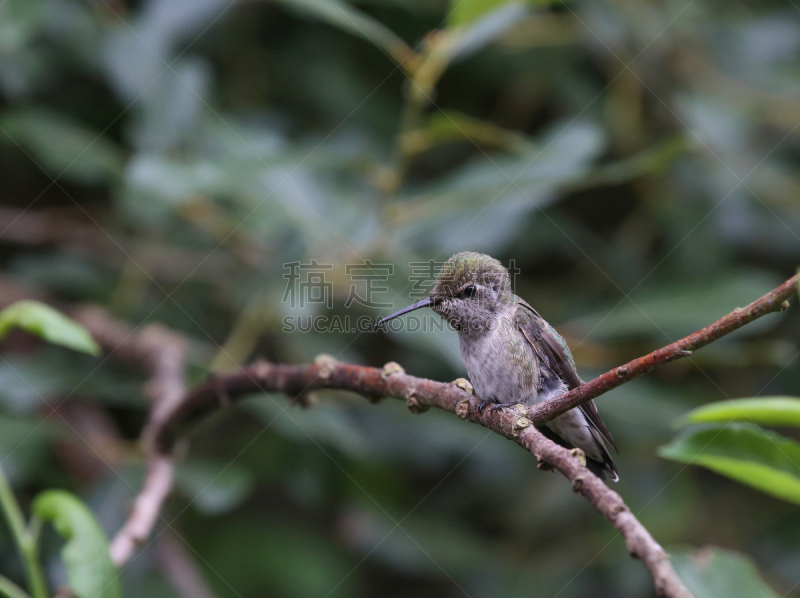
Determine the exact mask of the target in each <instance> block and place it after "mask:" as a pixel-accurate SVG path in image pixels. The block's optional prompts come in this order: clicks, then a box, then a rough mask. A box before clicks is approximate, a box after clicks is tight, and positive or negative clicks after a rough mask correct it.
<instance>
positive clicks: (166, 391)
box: [0, 277, 187, 566]
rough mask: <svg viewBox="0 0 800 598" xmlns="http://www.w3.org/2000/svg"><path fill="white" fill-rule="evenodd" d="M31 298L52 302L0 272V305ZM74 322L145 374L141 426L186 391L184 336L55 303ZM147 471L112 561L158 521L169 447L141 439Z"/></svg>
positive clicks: (127, 555) (167, 488) (170, 466)
mask: <svg viewBox="0 0 800 598" xmlns="http://www.w3.org/2000/svg"><path fill="white" fill-rule="evenodd" d="M30 298H35V299H37V300H39V301H45V302H48V303H54V302H53V301H52V300H50V298H49V297H47V296H45V295H43V294H42V293H40V292H36V291H35V290H33V289H29V288H27V287H26V286H25V285H24V284H22V283H19V282H17V281H13V280H11V279H8V278H5V277H0V308H2V307H5V306H6V305H9V304H11V303H13V302H15V301H20V300H22V299H30ZM57 307H59V308H60V309H62V310H63V311H64V312H66V313H67V314H69V315H70V316H71V317H72V318H74V319H75V320H76V321H78V322H80V323H81V324H82V325H83V326H85V327H86V329H87V330H88V331H89V333H90V334H91V335H92V337H93V338H94V339H95V340H96V341H97V343H98V344H99V345H100V346H101V347H102V349H103V352H104V353H105V354H107V355H113V356H114V357H115V358H117V359H120V360H122V361H125V362H127V363H131V364H132V365H134V366H136V367H138V368H140V369H142V370H144V371H145V372H146V373H147V374H148V375H149V378H148V381H147V385H146V387H145V394H146V396H147V397H148V399H149V401H150V403H151V408H150V418H149V423H148V425H147V427H146V428H145V437H146V435H147V431H148V430H150V429H152V428H153V427H154V426H155V427H158V424H157V423H154V422H158V421H159V417H160V414H161V413H163V412H172V411H173V409H174V406H175V405H176V404H179V403H180V402H181V401H182V399H183V397H184V396H186V393H187V389H186V385H185V382H184V374H185V357H186V341H185V339H184V338H183V337H182V336H180V335H179V334H177V333H174V332H172V331H170V330H168V329H166V328H164V327H163V326H161V325H159V324H148V325H147V326H144V327H142V328H141V329H140V330H133V331H132V330H131V329H130V328H129V327H128V326H126V325H125V324H123V323H122V322H120V321H118V320H116V319H115V318H113V317H111V316H110V315H109V314H108V313H107V312H106V311H105V310H103V309H101V308H99V307H95V306H79V307H75V308H69V307H65V306H61V305H57ZM144 446H145V451H144V452H145V462H146V466H147V474H146V477H145V481H144V485H143V487H142V490H141V491H140V492H139V494H138V495H137V497H136V499H135V501H134V504H133V506H132V507H131V513H130V515H129V517H128V519H127V521H126V522H125V524H124V525H123V526H122V528H121V529H120V530H119V531H118V532H117V534H116V535H115V537H114V539H113V540H112V542H111V545H110V548H109V550H110V553H111V558H112V560H113V561H114V562H115V563H116V564H117V565H118V566H121V565H123V564H125V563H127V562H128V561H129V560H130V559H131V558H132V557H133V555H134V554H135V553H136V550H137V549H138V547H139V546H140V545H141V544H142V543H144V542H146V541H147V539H148V538H149V537H150V534H151V532H152V530H153V527H154V526H155V524H156V523H157V522H158V519H159V518H160V513H161V507H162V506H163V504H164V501H165V500H166V499H167V497H168V496H169V494H170V493H171V492H172V483H173V475H174V467H175V464H174V459H173V458H172V448H170V450H168V451H166V452H157V451H154V450H149V449H151V448H152V447H153V446H154V445H153V443H144Z"/></svg>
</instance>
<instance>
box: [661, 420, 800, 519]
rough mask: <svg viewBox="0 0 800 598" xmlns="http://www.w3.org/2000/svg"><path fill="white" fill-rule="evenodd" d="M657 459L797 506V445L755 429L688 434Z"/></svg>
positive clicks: (735, 426)
mask: <svg viewBox="0 0 800 598" xmlns="http://www.w3.org/2000/svg"><path fill="white" fill-rule="evenodd" d="M659 455H661V456H662V457H664V458H666V459H672V460H673V461H680V462H681V463H689V464H692V465H700V466H702V467H706V468H708V469H710V470H711V471H715V472H717V473H719V474H721V475H724V476H727V477H729V478H731V479H734V480H736V481H738V482H741V483H742V484H747V485H748V486H752V487H753V488H756V489H758V490H761V491H762V492H765V493H767V494H770V495H772V496H775V497H777V498H782V499H783V500H786V501H789V502H793V503H795V504H799V505H800V444H798V443H797V442H795V441H794V440H790V439H788V438H784V437H783V436H781V435H780V434H776V433H775V432H769V431H766V430H762V429H761V428H759V427H758V426H756V425H753V424H729V425H727V426H714V427H710V428H703V429H699V430H692V431H688V432H685V433H682V434H680V435H679V436H677V437H676V438H674V439H673V440H672V442H670V443H669V444H668V445H666V446H663V447H661V449H659Z"/></svg>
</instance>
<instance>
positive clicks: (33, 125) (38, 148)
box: [0, 108, 123, 183]
mask: <svg viewBox="0 0 800 598" xmlns="http://www.w3.org/2000/svg"><path fill="white" fill-rule="evenodd" d="M0 129H2V133H3V134H0V142H2V143H5V144H12V145H17V144H19V145H20V146H22V147H23V148H24V149H25V151H27V152H30V154H31V155H32V157H33V159H34V160H36V161H37V162H39V163H41V166H42V168H44V169H45V170H46V171H47V173H48V174H49V175H51V176H53V177H59V178H60V177H62V176H63V177H64V178H70V179H73V180H77V181H79V182H82V183H102V182H107V181H109V180H110V179H112V178H115V177H117V176H119V175H121V174H122V164H123V156H122V152H121V151H120V149H119V148H118V147H117V146H116V145H115V144H114V143H113V142H111V141H109V139H108V138H106V137H104V136H103V134H102V133H101V132H98V131H94V130H91V129H89V128H87V127H85V126H84V125H83V124H82V123H79V122H76V121H73V120H71V119H68V118H65V117H64V116H63V115H61V114H56V113H52V112H49V111H46V110H41V109H38V108H27V109H22V110H14V111H8V112H5V113H3V115H2V117H0Z"/></svg>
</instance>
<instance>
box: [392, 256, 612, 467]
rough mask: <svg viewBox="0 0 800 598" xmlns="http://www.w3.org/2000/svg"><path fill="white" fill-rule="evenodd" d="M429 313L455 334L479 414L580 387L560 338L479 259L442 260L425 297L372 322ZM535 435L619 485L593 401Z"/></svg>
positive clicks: (502, 271)
mask: <svg viewBox="0 0 800 598" xmlns="http://www.w3.org/2000/svg"><path fill="white" fill-rule="evenodd" d="M423 307H430V308H431V309H432V310H433V311H434V312H436V313H437V314H439V315H440V316H441V317H442V318H444V319H445V320H446V321H447V322H448V323H449V324H450V325H451V326H452V327H453V328H454V329H455V330H456V331H457V332H458V338H459V345H460V348H461V356H462V358H463V360H464V365H465V366H466V368H467V374H468V375H469V379H470V382H471V383H472V387H473V388H474V390H475V394H476V395H477V396H478V398H479V399H480V401H479V403H478V411H479V412H480V413H481V414H482V413H483V411H484V410H485V409H486V407H488V406H490V405H491V409H492V413H494V412H495V411H497V410H498V409H503V408H506V407H512V406H514V405H518V404H523V405H532V404H535V403H539V402H542V401H546V400H547V399H549V398H551V397H555V396H557V395H560V394H562V393H565V392H567V391H568V390H571V389H573V388H576V387H578V386H580V385H581V384H583V380H581V378H580V376H578V372H577V369H576V367H575V360H574V359H573V357H572V353H571V352H570V350H569V347H568V346H567V342H566V341H565V340H564V338H563V337H562V336H561V335H560V334H558V332H556V330H555V328H553V327H552V326H551V325H550V324H548V323H547V321H546V320H545V319H544V318H542V316H540V315H539V313H538V312H537V311H536V310H535V309H533V308H532V307H531V306H530V305H528V303H526V302H525V301H524V300H523V299H521V298H520V297H518V296H517V295H515V294H514V293H513V292H512V290H511V278H510V276H509V274H508V270H507V269H506V268H505V266H503V264H501V263H500V262H499V261H498V260H496V259H494V258H493V257H490V256H488V255H483V254H480V253H472V252H464V253H457V254H456V255H454V256H453V257H451V258H450V259H448V260H447V261H446V262H445V263H444V265H443V266H442V269H441V270H440V272H439V273H438V275H437V277H436V281H435V282H434V285H433V288H432V290H431V292H430V295H429V296H428V297H426V298H425V299H422V300H420V301H417V302H416V303H414V304H412V305H410V306H409V307H406V308H405V309H401V310H400V311H398V312H396V313H394V314H392V315H390V316H387V317H385V318H383V319H382V320H379V322H378V324H379V325H380V324H383V323H385V322H388V321H389V320H391V319H393V318H396V317H398V316H402V315H403V314H407V313H409V312H411V311H414V310H416V309H420V308H423ZM539 429H540V431H541V432H542V433H544V434H545V436H547V437H548V438H550V439H551V440H553V441H555V442H557V443H558V444H560V445H562V446H564V447H566V448H570V449H572V448H579V449H581V450H582V451H583V453H584V455H585V456H586V465H587V467H588V468H589V469H590V470H591V471H592V472H593V473H594V474H595V475H597V476H598V477H600V478H602V479H605V476H606V474H608V475H609V477H610V478H611V479H613V480H614V481H615V482H616V481H618V480H619V476H618V475H617V469H616V466H615V465H614V461H613V459H612V458H611V455H610V454H609V452H608V449H607V448H606V442H608V444H610V445H611V446H613V447H614V449H615V450H618V449H617V445H616V443H615V442H614V439H613V437H612V436H611V433H610V432H609V431H608V428H606V426H605V424H604V423H603V420H602V419H600V414H599V413H598V412H597V406H596V405H595V404H594V401H587V402H586V403H583V404H582V405H580V406H578V407H576V408H574V409H571V410H570V411H567V412H566V413H564V414H562V415H559V416H558V417H556V418H554V419H552V420H550V421H548V422H547V423H545V424H544V425H543V426H541V427H540V428H539Z"/></svg>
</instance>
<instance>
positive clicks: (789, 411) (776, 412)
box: [682, 397, 800, 427]
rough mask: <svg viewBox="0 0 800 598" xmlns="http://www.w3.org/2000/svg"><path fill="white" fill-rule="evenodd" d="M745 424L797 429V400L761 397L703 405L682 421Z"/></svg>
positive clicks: (799, 401) (799, 406)
mask: <svg viewBox="0 0 800 598" xmlns="http://www.w3.org/2000/svg"><path fill="white" fill-rule="evenodd" d="M732 421H749V422H753V423H756V424H762V425H765V426H795V427H800V399H798V398H796V397H763V398H757V399H756V398H754V399H735V400H732V401H720V402H718V403H710V404H709V405H704V406H702V407H700V408H698V409H695V410H694V411H690V412H689V413H688V414H686V416H685V417H684V418H683V420H682V422H686V423H714V422H723V423H727V422H732Z"/></svg>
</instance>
